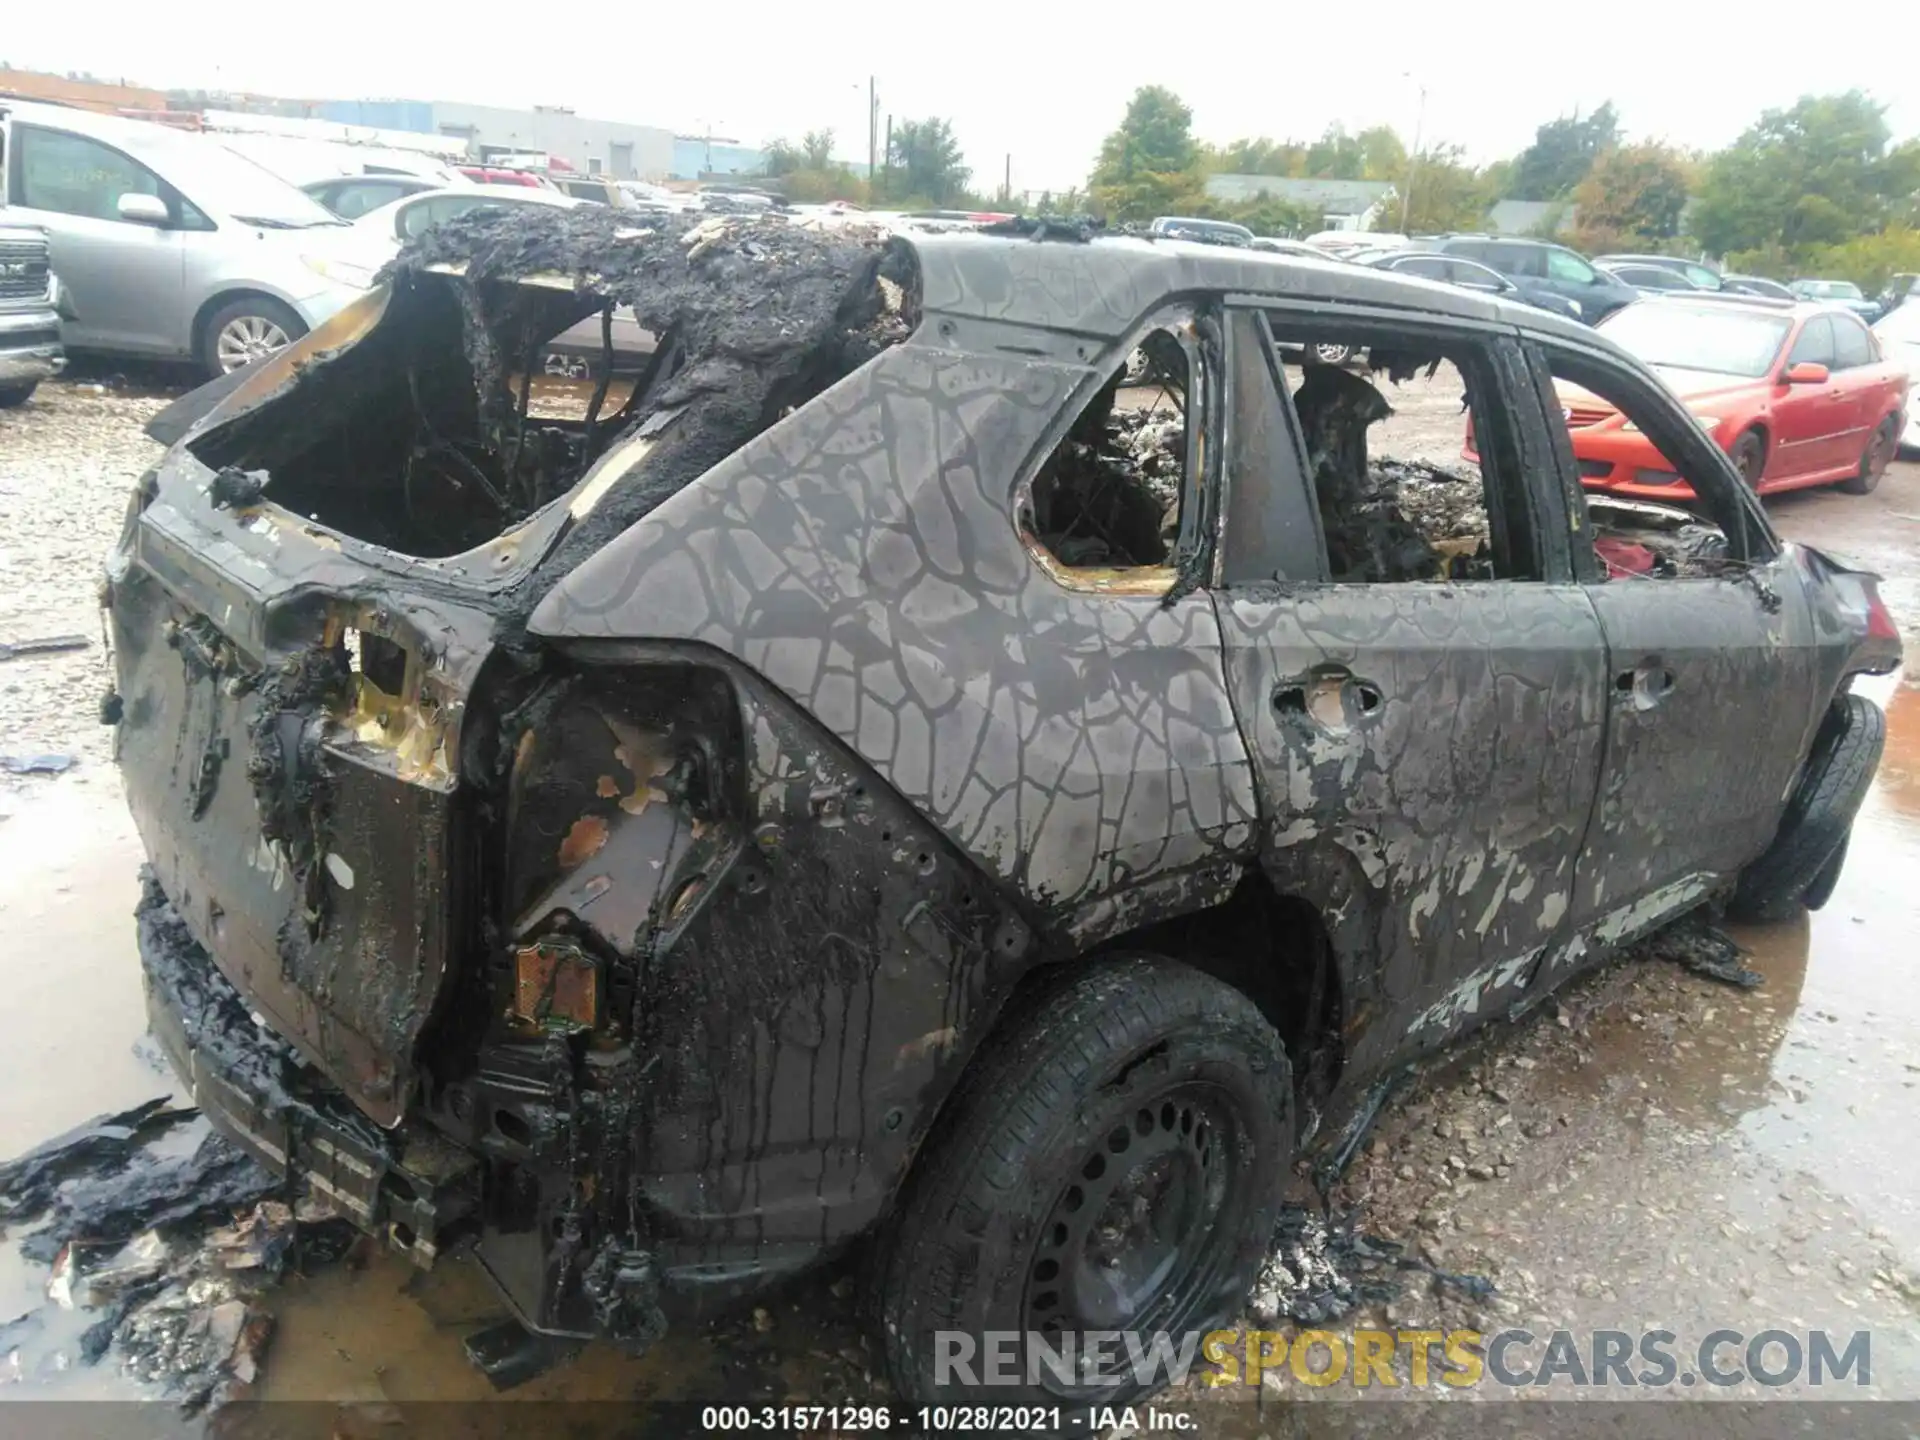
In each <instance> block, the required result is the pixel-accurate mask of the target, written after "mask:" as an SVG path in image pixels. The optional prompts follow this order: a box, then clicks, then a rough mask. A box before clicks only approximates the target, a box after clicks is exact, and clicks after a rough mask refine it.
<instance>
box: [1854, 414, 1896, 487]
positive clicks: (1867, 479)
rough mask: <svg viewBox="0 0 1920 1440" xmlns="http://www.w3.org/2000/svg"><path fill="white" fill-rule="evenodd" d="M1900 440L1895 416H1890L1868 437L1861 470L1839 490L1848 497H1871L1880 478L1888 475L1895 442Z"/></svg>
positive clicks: (1861, 457)
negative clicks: (1895, 426)
mask: <svg viewBox="0 0 1920 1440" xmlns="http://www.w3.org/2000/svg"><path fill="white" fill-rule="evenodd" d="M1898 438H1899V432H1898V431H1897V430H1895V429H1894V422H1893V416H1891V415H1889V416H1888V417H1887V418H1886V419H1884V420H1882V421H1881V422H1880V423H1879V425H1877V426H1876V427H1875V428H1874V432H1873V434H1871V435H1869V436H1868V437H1867V448H1866V449H1865V450H1863V451H1861V452H1860V468H1859V469H1858V470H1857V471H1855V472H1854V473H1853V474H1851V475H1849V476H1848V477H1847V478H1846V479H1844V480H1842V481H1841V482H1840V487H1839V488H1840V489H1841V490H1842V491H1843V492H1845V493H1846V494H1848V495H1871V494H1872V493H1873V492H1874V490H1875V489H1877V488H1878V487H1879V484H1880V477H1881V476H1882V475H1885V474H1886V473H1887V466H1888V465H1890V464H1892V463H1893V452H1894V449H1895V444H1894V442H1895V441H1896V440H1897V439H1898Z"/></svg>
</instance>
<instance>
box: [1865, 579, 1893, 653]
mask: <svg viewBox="0 0 1920 1440" xmlns="http://www.w3.org/2000/svg"><path fill="white" fill-rule="evenodd" d="M1866 591H1867V638H1868V639H1869V640H1898V639H1899V638H1900V631H1899V629H1898V628H1897V627H1896V626H1895V625H1894V623H1893V614H1892V612H1890V611H1889V610H1888V609H1887V602H1886V601H1884V600H1882V599H1881V598H1880V591H1879V590H1878V589H1877V588H1876V587H1874V586H1872V585H1868V586H1867V587H1866Z"/></svg>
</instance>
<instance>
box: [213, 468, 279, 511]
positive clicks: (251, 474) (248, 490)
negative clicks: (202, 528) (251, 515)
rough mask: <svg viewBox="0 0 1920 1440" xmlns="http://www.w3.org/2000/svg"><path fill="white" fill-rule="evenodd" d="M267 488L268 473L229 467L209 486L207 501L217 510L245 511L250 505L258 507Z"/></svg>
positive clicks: (222, 469)
mask: <svg viewBox="0 0 1920 1440" xmlns="http://www.w3.org/2000/svg"><path fill="white" fill-rule="evenodd" d="M266 488H267V473H266V471H264V470H242V469H241V468H240V467H239V466H237V465H227V466H224V467H222V468H221V470H220V471H219V472H218V473H217V474H216V475H215V476H214V477H213V480H212V481H211V482H210V483H209V484H208V486H207V499H208V501H210V502H211V503H212V505H213V506H214V508H215V509H232V510H244V509H246V507H247V506H249V505H258V504H259V503H260V496H261V493H262V492H263V491H265V490H266Z"/></svg>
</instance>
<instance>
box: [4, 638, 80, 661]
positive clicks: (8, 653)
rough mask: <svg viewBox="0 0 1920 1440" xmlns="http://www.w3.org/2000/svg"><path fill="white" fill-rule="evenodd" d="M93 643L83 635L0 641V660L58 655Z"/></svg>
mask: <svg viewBox="0 0 1920 1440" xmlns="http://www.w3.org/2000/svg"><path fill="white" fill-rule="evenodd" d="M92 643H93V642H92V641H91V640H89V639H88V638H87V637H86V636H84V635H46V636H42V637H41V638H40V639H38V640H12V641H5V640H0V660H24V659H26V658H27V657H28V656H31V655H58V654H61V653H63V652H65V651H68V650H84V649H86V648H87V646H89V645H91V644H92Z"/></svg>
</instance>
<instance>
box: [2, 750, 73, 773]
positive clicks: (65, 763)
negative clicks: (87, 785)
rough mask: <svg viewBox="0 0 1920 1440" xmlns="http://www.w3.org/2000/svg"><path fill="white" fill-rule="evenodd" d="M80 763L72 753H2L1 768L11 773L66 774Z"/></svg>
mask: <svg viewBox="0 0 1920 1440" xmlns="http://www.w3.org/2000/svg"><path fill="white" fill-rule="evenodd" d="M79 763H80V762H79V761H78V760H76V759H74V758H73V756H71V755H58V754H48V755H0V769H4V770H5V771H6V772H7V773H8V774H9V775H64V774H66V773H67V771H69V770H71V769H73V767H74V766H76V765H78V764H79Z"/></svg>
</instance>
